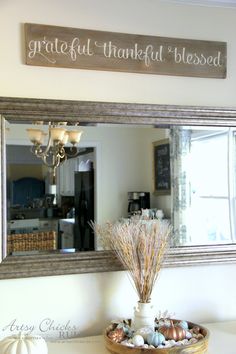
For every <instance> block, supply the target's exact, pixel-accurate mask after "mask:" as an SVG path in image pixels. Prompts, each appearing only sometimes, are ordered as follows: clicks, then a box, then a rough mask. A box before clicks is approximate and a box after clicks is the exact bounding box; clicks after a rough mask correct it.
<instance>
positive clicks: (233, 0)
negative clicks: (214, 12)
mask: <svg viewBox="0 0 236 354" xmlns="http://www.w3.org/2000/svg"><path fill="white" fill-rule="evenodd" d="M162 2H171V3H176V4H182V5H200V6H212V7H219V6H220V7H231V8H232V7H235V8H236V0H162Z"/></svg>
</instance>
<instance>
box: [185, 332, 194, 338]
mask: <svg viewBox="0 0 236 354" xmlns="http://www.w3.org/2000/svg"><path fill="white" fill-rule="evenodd" d="M192 336H193V335H192V333H191V332H190V331H187V332H186V338H187V339H190V338H192Z"/></svg>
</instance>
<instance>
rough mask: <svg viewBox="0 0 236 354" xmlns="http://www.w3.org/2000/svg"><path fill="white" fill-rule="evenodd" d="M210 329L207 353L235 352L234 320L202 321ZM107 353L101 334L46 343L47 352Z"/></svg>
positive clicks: (235, 326)
mask: <svg viewBox="0 0 236 354" xmlns="http://www.w3.org/2000/svg"><path fill="white" fill-rule="evenodd" d="M203 326H205V327H207V328H208V329H209V331H210V340H209V354H235V353H236V321H230V322H217V323H204V324H203ZM65 353H66V354H78V353H79V354H93V353H96V354H109V352H108V351H107V350H106V348H105V345H104V340H103V336H93V337H84V338H75V339H70V340H64V341H56V342H49V343H48V354H65Z"/></svg>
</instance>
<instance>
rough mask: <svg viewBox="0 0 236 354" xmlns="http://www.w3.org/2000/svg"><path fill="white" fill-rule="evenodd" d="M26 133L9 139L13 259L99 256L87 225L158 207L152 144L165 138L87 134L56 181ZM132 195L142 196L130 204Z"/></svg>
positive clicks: (106, 129)
mask: <svg viewBox="0 0 236 354" xmlns="http://www.w3.org/2000/svg"><path fill="white" fill-rule="evenodd" d="M28 126H29V125H27V124H17V125H16V124H9V126H8V128H7V134H6V142H7V145H6V162H7V201H8V215H7V218H8V230H7V234H8V254H13V255H20V254H25V253H27V254H29V253H30V254H32V253H35V252H39V251H52V250H63V251H65V252H74V251H75V250H76V251H77V250H79V251H91V250H95V249H99V244H98V242H97V240H96V239H95V237H94V233H93V230H92V228H91V227H90V226H89V221H91V220H96V221H99V222H104V221H108V220H109V221H111V220H112V221H114V220H118V219H120V218H126V217H128V216H129V215H130V213H132V212H136V211H138V210H140V209H141V208H144V209H145V208H146V207H148V208H150V205H154V206H155V207H156V206H157V204H156V203H155V196H154V195H153V196H152V193H151V191H152V188H153V185H152V182H153V181H152V142H153V141H155V140H157V138H158V135H160V138H163V137H165V132H164V130H163V131H161V130H158V129H154V128H152V127H147V128H144V127H142V128H141V127H126V128H124V127H121V126H116V127H111V126H102V125H98V126H96V127H93V126H92V127H90V126H89V127H87V126H84V127H82V130H83V137H82V138H81V142H80V143H79V146H78V150H77V154H76V156H75V157H73V158H69V157H68V158H67V159H66V160H65V161H64V162H63V163H61V164H60V165H59V167H58V168H56V178H55V179H54V178H52V175H51V173H50V170H49V169H48V167H47V166H45V164H43V163H42V160H41V159H39V158H37V157H35V156H34V154H32V151H31V146H30V141H29V138H28V137H27V129H28ZM31 127H32V125H31ZM117 130H118V131H119V132H120V134H118V138H117ZM150 132H152V134H150ZM115 137H116V138H115ZM114 138H115V139H114ZM147 140H148V143H147ZM66 149H69V148H68V147H66ZM68 156H69V153H68ZM112 161H113V162H114V161H115V164H114V163H113V165H112V166H113V167H112V169H111V168H110V166H111V162H112ZM114 165H115V167H114ZM147 171H149V173H148V174H147ZM124 174H125V176H124ZM120 176H122V179H121V178H120ZM131 191H144V193H145V194H144V195H143V194H141V195H139V194H138V195H137V198H134V200H133V201H132V198H133V196H134V197H135V195H136V194H134V195H133V194H130V192H131ZM150 196H151V201H150ZM140 203H141V204H140Z"/></svg>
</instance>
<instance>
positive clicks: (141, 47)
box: [25, 23, 227, 79]
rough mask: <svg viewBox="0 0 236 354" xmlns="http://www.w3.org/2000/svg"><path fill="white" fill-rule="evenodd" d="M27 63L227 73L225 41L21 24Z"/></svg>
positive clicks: (171, 72) (211, 75)
mask: <svg viewBox="0 0 236 354" xmlns="http://www.w3.org/2000/svg"><path fill="white" fill-rule="evenodd" d="M25 43H26V64H28V65H37V66H50V67H64V68H78V69H93V70H109V71H123V72H135V73H145V74H159V75H180V76H193V77H207V78H222V79H223V78H225V77H226V49H227V46H226V43H225V42H215V41H202V40H192V39H178V38H167V37H154V36H144V35H134V34H125V33H115V32H104V31H93V30H85V29H76V28H69V27H56V26H46V25H39V24H30V23H26V24H25Z"/></svg>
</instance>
